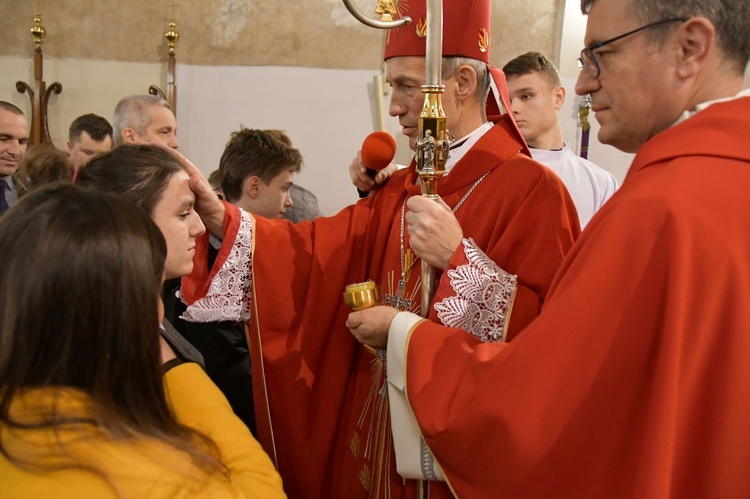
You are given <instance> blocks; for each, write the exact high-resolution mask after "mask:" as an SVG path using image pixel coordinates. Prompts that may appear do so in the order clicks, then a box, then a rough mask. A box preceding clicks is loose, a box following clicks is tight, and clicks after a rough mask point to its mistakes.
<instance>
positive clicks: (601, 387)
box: [389, 97, 750, 499]
mask: <svg viewBox="0 0 750 499" xmlns="http://www.w3.org/2000/svg"><path fill="white" fill-rule="evenodd" d="M749 130H750V98H748V97H745V98H739V99H736V100H733V101H730V102H726V103H716V104H713V105H711V106H709V107H708V108H707V109H705V110H702V111H700V112H698V113H697V114H696V115H694V116H693V117H691V118H689V119H687V120H686V121H683V122H681V123H679V124H677V125H675V126H673V127H672V128H669V129H667V130H665V131H663V132H661V133H659V134H658V135H656V136H654V137H653V138H652V139H651V140H649V141H648V142H647V143H646V144H645V145H644V146H643V147H642V148H641V149H640V151H639V152H638V154H637V156H636V157H635V160H634V162H633V165H632V167H631V169H630V171H629V173H628V175H627V177H626V179H625V182H624V183H623V185H622V187H621V188H620V190H619V191H618V192H617V193H615V195H614V196H613V197H612V198H611V199H610V201H609V202H608V203H607V204H606V205H605V206H604V207H603V208H602V210H601V211H600V212H599V213H597V214H596V215H595V216H594V218H593V220H592V221H591V223H590V224H589V225H588V226H587V228H586V230H585V231H584V233H583V234H582V236H581V238H580V239H579V240H578V241H577V242H576V244H575V245H574V247H573V249H572V250H571V252H570V253H569V254H568V256H567V257H566V259H565V262H564V263H563V265H562V267H561V269H560V272H559V274H558V275H557V276H556V278H555V282H554V284H553V285H552V289H551V291H550V294H549V297H548V299H547V301H546V302H545V305H544V308H543V310H542V313H541V315H540V316H539V317H538V318H537V319H536V320H535V321H534V322H532V324H531V325H530V326H529V327H528V328H527V329H526V330H525V331H523V332H522V333H521V334H520V335H518V336H517V337H516V338H515V339H514V340H513V341H512V342H510V343H507V344H502V343H500V344H498V343H485V344H482V343H479V342H478V341H477V340H476V339H475V338H474V337H472V336H471V335H468V334H466V333H464V332H462V331H459V330H455V329H450V328H445V327H441V326H437V325H434V324H431V323H430V322H421V323H419V324H417V325H416V326H415V327H413V328H412V331H411V333H410V334H409V335H408V337H406V336H404V338H406V339H405V340H404V343H405V344H406V345H408V346H407V347H406V353H405V358H406V394H407V397H408V399H409V402H410V404H411V407H412V409H413V411H414V413H415V416H416V418H417V421H418V422H419V427H420V429H421V432H422V435H423V437H424V438H425V440H426V442H427V444H428V445H429V447H430V449H431V451H432V452H433V454H434V455H435V457H436V459H437V461H438V462H439V463H440V465H441V467H442V469H443V471H444V472H445V473H446V474H447V477H448V481H449V483H450V484H451V486H452V488H453V489H454V491H455V492H456V494H457V495H458V496H459V497H467V498H474V497H513V498H549V497H555V498H568V497H569V498H576V499H579V498H590V497H607V498H618V497H622V498H666V497H691V498H695V497H705V498H709V497H710V498H714V497H716V498H718V497H722V498H729V497H732V498H739V497H750V473H748V470H750V196H749V195H748V190H750V141H749V140H748V131H749ZM394 338H395V333H394V331H392V332H391V338H389V342H390V341H395V339H394ZM394 345H395V343H394ZM389 348H391V345H390V344H389ZM395 351H401V350H398V349H397V350H395ZM389 352H390V350H389ZM389 360H390V354H389ZM389 364H390V362H389Z"/></svg>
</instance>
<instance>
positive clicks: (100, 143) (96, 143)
mask: <svg viewBox="0 0 750 499" xmlns="http://www.w3.org/2000/svg"><path fill="white" fill-rule="evenodd" d="M112 144H113V141H112V125H110V124H109V121H107V120H106V119H104V118H102V117H101V116H97V115H96V114H84V115H82V116H79V117H78V118H76V119H75V120H73V123H71V124H70V129H69V130H68V154H69V155H70V162H71V163H73V168H74V169H75V172H76V173H78V170H79V169H80V168H81V167H82V166H84V165H85V164H86V163H88V162H89V161H91V160H92V159H94V158H95V157H97V156H101V155H102V154H104V153H105V152H107V151H109V150H110V149H112Z"/></svg>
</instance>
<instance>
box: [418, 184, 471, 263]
mask: <svg viewBox="0 0 750 499" xmlns="http://www.w3.org/2000/svg"><path fill="white" fill-rule="evenodd" d="M406 206H407V207H408V208H409V212H408V213H407V214H406V222H407V226H406V229H407V231H408V232H409V246H411V249H412V251H414V253H415V254H416V255H417V256H418V257H420V258H421V259H422V260H423V261H425V262H427V263H429V264H430V265H432V266H433V267H436V268H439V269H443V270H445V269H446V268H447V267H448V262H450V259H451V257H452V256H453V253H455V252H456V250H457V249H458V247H459V246H460V245H461V240H462V239H463V237H464V233H463V229H461V225H460V224H459V223H458V220H457V219H456V216H455V215H454V214H453V211H452V210H451V209H450V207H449V206H448V205H447V204H445V202H444V201H443V200H442V199H440V198H438V199H437V200H435V201H433V200H431V199H428V198H426V197H423V196H413V197H411V198H409V200H408V201H407V202H406Z"/></svg>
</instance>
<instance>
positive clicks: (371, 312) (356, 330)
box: [346, 306, 398, 348]
mask: <svg viewBox="0 0 750 499" xmlns="http://www.w3.org/2000/svg"><path fill="white" fill-rule="evenodd" d="M396 314H398V310H397V309H395V308H393V307H386V306H379V307H372V308H368V309H365V310H360V311H358V312H352V313H351V314H349V318H348V319H347V320H346V327H348V328H349V330H350V331H351V332H352V334H353V335H354V337H355V338H357V341H359V342H360V343H362V344H364V345H368V346H371V347H374V348H385V347H386V345H388V330H389V329H390V327H391V321H393V318H394V317H396Z"/></svg>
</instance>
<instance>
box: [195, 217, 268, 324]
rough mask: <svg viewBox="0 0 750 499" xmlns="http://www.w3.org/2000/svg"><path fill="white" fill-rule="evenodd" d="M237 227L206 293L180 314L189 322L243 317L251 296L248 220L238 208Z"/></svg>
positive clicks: (246, 317)
mask: <svg viewBox="0 0 750 499" xmlns="http://www.w3.org/2000/svg"><path fill="white" fill-rule="evenodd" d="M240 213H241V218H240V228H239V231H238V232H237V238H236V239H235V241H234V244H233V245H232V249H231V250H230V251H229V256H228V257H227V260H226V261H225V262H224V265H222V266H221V269H219V272H217V274H216V276H214V278H213V280H212V281H211V285H210V286H209V288H208V293H206V296H204V297H203V298H200V299H199V300H197V301H196V302H195V303H193V304H192V305H190V306H188V308H187V310H186V311H185V313H184V314H183V315H182V318H183V319H185V320H186V321H190V322H214V321H240V320H243V321H247V320H249V319H250V304H251V299H252V294H251V292H252V285H253V280H252V254H253V231H252V220H251V219H250V215H248V214H247V212H246V211H244V210H240Z"/></svg>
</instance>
